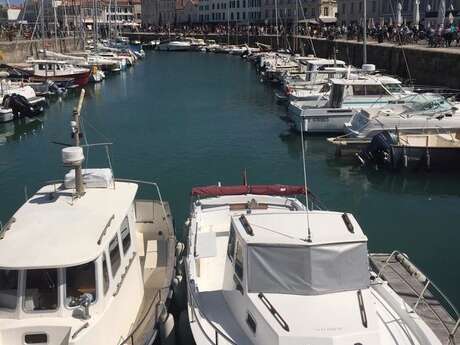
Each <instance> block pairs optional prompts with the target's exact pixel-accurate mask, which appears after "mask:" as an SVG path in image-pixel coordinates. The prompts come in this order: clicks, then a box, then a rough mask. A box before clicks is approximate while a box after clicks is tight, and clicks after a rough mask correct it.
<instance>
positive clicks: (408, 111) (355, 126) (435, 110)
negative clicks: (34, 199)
mask: <svg viewBox="0 0 460 345" xmlns="http://www.w3.org/2000/svg"><path fill="white" fill-rule="evenodd" d="M413 99H414V100H413V102H412V103H411V104H396V105H389V106H387V107H384V108H378V109H374V108H368V109H362V110H361V111H359V112H357V113H356V114H355V115H353V117H352V118H351V120H350V121H349V122H347V123H345V130H346V133H347V134H348V136H350V137H353V138H361V139H369V140H370V139H372V137H374V136H375V135H376V134H377V133H380V132H382V131H389V132H394V131H395V130H396V129H398V130H400V131H404V132H405V133H420V132H424V133H428V132H443V131H451V130H454V131H455V130H457V129H460V103H453V102H450V101H448V100H446V99H445V98H444V97H442V96H438V95H435V94H421V95H416V96H414V97H413Z"/></svg>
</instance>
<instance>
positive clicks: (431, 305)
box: [369, 254, 460, 344]
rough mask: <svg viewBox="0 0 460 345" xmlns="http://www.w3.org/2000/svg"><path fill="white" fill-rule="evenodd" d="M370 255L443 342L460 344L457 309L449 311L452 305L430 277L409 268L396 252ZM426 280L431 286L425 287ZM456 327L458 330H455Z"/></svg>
mask: <svg viewBox="0 0 460 345" xmlns="http://www.w3.org/2000/svg"><path fill="white" fill-rule="evenodd" d="M369 259H370V264H371V266H372V269H373V270H374V271H375V272H376V273H379V272H381V273H380V276H381V277H382V278H383V279H384V280H386V281H387V282H388V284H389V285H390V287H391V288H392V289H393V290H394V291H395V292H396V293H397V294H398V295H399V296H400V297H401V298H403V299H404V301H405V302H406V303H407V304H408V305H409V306H411V307H412V308H413V309H415V310H416V312H417V314H418V315H419V316H420V317H421V318H422V319H423V321H425V323H426V324H427V325H428V326H429V327H430V328H431V330H432V331H433V332H434V333H435V334H436V336H437V337H438V338H439V339H440V340H441V342H442V343H443V344H460V332H459V331H458V327H459V323H458V316H457V317H456V318H457V319H456V320H454V317H453V316H452V315H451V313H455V312H456V311H455V310H452V311H451V313H449V311H448V310H450V309H452V308H450V307H449V305H448V303H447V302H446V300H445V299H443V297H442V295H441V294H439V293H437V292H436V290H435V289H432V288H431V287H433V285H432V283H431V281H430V280H428V279H427V278H425V277H424V276H423V274H422V273H421V272H420V271H418V270H417V271H416V270H414V269H416V267H415V266H412V267H410V268H408V266H407V264H406V265H404V264H403V263H402V262H401V261H400V260H398V259H397V258H396V256H395V255H392V254H370V255H369ZM382 269H383V270H382ZM417 278H419V279H417ZM424 279H425V281H423V280H424ZM427 283H428V284H429V285H428V288H425V287H426V285H427ZM420 296H423V298H420ZM449 308H450V309H449ZM456 329H457V332H455V331H456ZM451 334H453V336H451ZM449 340H450V342H449Z"/></svg>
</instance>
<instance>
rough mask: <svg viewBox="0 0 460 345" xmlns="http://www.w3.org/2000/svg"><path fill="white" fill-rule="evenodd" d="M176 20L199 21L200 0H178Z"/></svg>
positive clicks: (182, 22) (181, 22) (183, 21)
mask: <svg viewBox="0 0 460 345" xmlns="http://www.w3.org/2000/svg"><path fill="white" fill-rule="evenodd" d="M176 22H177V23H179V24H192V23H197V22H198V0H177V2H176Z"/></svg>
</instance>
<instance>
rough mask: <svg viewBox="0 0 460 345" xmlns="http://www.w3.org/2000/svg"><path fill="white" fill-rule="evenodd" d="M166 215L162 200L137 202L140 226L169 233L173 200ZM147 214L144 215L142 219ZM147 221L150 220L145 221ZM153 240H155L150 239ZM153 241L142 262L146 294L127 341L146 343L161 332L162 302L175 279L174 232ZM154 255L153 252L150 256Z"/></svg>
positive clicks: (146, 248)
mask: <svg viewBox="0 0 460 345" xmlns="http://www.w3.org/2000/svg"><path fill="white" fill-rule="evenodd" d="M164 207H165V211H166V217H165V216H164V213H163V209H162V206H161V203H160V202H158V201H156V200H155V201H154V202H153V203H151V202H143V201H141V202H137V203H136V213H137V215H138V217H139V218H140V219H139V218H137V220H136V221H137V226H138V229H141V228H142V227H143V225H147V226H149V227H151V228H153V229H154V230H155V231H163V232H164V233H168V230H167V229H168V228H169V229H172V228H173V221H172V216H171V210H170V207H169V204H168V203H167V202H164ZM142 218H144V219H142ZM144 223H146V224H144ZM150 242H151V241H150ZM152 243H155V246H151V245H146V246H145V250H146V253H145V254H146V255H141V265H142V267H144V291H145V292H144V298H143V300H142V306H141V309H140V310H139V313H138V315H137V319H136V322H135V323H134V324H133V328H132V329H131V334H130V336H129V337H128V338H127V339H126V340H125V342H124V343H123V345H125V344H129V345H144V344H146V343H148V340H149V339H152V338H153V339H155V338H156V336H157V329H156V327H155V326H156V324H157V322H158V318H159V317H160V314H161V312H162V306H163V305H164V304H166V302H167V298H168V295H169V290H170V286H171V280H172V278H173V273H174V265H175V262H174V260H175V246H176V241H175V239H174V236H172V237H169V238H164V239H158V240H156V241H154V242H152ZM150 250H153V251H155V252H156V253H155V255H154V256H153V257H154V260H151V259H148V258H146V257H148V256H149V255H148V252H149V251H150ZM150 257H151V258H152V256H150Z"/></svg>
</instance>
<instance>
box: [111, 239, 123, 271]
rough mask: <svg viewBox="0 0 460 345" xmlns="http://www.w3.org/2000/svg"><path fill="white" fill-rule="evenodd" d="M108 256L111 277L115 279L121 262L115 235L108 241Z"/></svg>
mask: <svg viewBox="0 0 460 345" xmlns="http://www.w3.org/2000/svg"><path fill="white" fill-rule="evenodd" d="M109 254H110V264H111V265H112V275H113V276H114V277H115V275H116V274H117V272H118V269H119V268H120V262H121V257H120V247H119V246H118V237H117V235H115V237H114V238H113V240H112V241H110V245H109Z"/></svg>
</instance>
